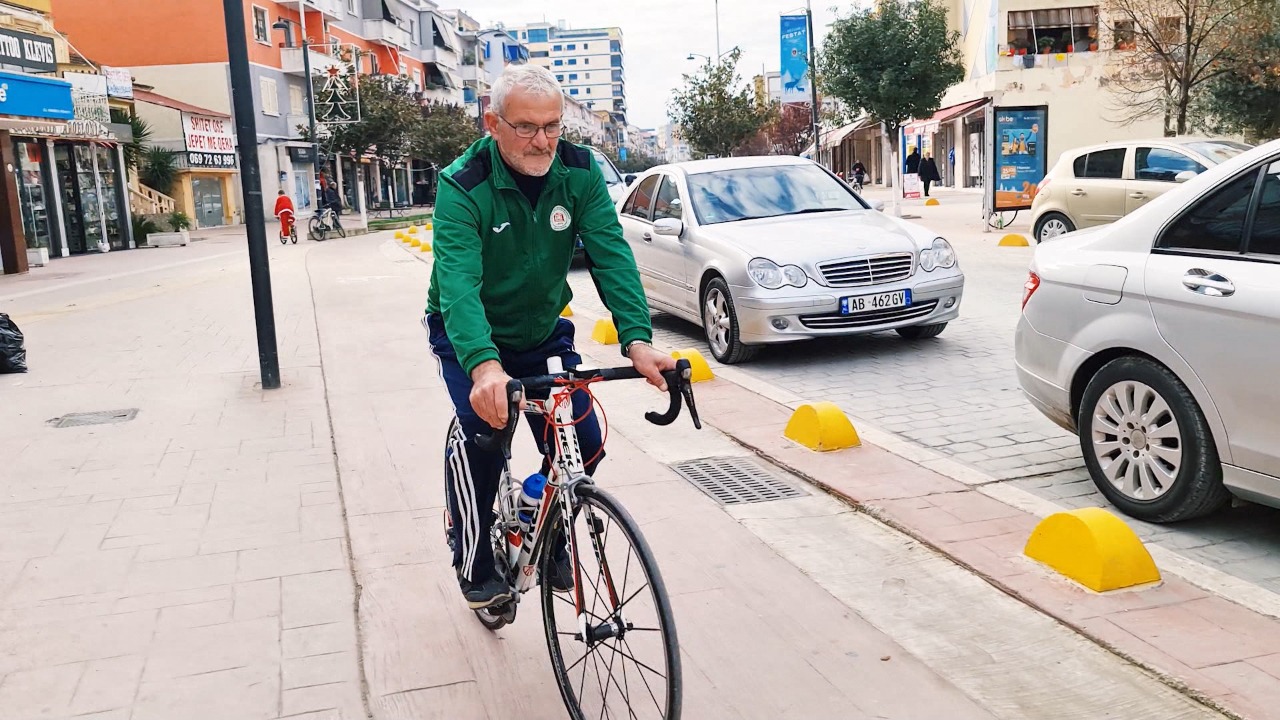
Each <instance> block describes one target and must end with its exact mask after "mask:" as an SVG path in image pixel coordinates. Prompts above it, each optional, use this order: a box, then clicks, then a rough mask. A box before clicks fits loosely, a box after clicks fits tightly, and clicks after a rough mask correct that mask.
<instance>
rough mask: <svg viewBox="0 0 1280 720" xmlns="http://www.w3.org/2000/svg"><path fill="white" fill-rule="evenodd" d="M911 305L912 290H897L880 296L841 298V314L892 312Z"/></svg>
mask: <svg viewBox="0 0 1280 720" xmlns="http://www.w3.org/2000/svg"><path fill="white" fill-rule="evenodd" d="M910 304H911V291H910V290H895V291H893V292H887V293H880V294H878V295H858V296H856V297H845V298H840V314H841V315H852V314H854V313H864V312H873V311H875V310H892V309H893V308H901V307H907V306H908V305H910Z"/></svg>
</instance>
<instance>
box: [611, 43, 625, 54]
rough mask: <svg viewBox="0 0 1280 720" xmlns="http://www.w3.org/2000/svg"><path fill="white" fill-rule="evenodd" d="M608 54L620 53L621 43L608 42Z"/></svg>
mask: <svg viewBox="0 0 1280 720" xmlns="http://www.w3.org/2000/svg"><path fill="white" fill-rule="evenodd" d="M609 52H616V53H620V52H622V42H621V41H620V40H610V41H609Z"/></svg>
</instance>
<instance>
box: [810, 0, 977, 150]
mask: <svg viewBox="0 0 1280 720" xmlns="http://www.w3.org/2000/svg"><path fill="white" fill-rule="evenodd" d="M959 39H960V34H959V33H957V32H955V31H951V30H948V29H947V11H946V9H945V8H943V7H942V6H941V5H939V4H937V3H936V2H935V1H934V0H908V1H907V2H906V3H899V2H895V1H893V0H882V1H881V2H878V3H877V4H876V5H875V6H874V7H871V8H864V9H860V10H855V11H853V13H852V14H851V15H849V16H848V17H842V18H838V19H837V20H836V21H835V22H834V23H833V24H832V25H831V29H830V31H829V32H828V33H827V37H826V40H825V41H824V42H823V52H822V54H821V55H820V56H819V58H818V67H819V71H820V78H821V80H822V88H823V90H824V91H825V92H826V93H827V94H829V95H832V96H834V97H836V98H838V99H839V100H841V101H842V102H843V103H844V104H845V105H846V106H848V107H850V108H860V109H862V110H865V111H866V112H868V113H870V114H871V115H872V116H874V117H876V118H878V119H879V120H880V121H881V122H883V123H884V124H885V129H886V131H887V132H888V134H889V136H890V137H897V136H898V129H899V128H900V127H901V126H902V124H903V123H905V122H906V121H908V120H910V119H912V118H922V117H927V116H929V115H931V114H933V113H934V112H936V111H937V110H938V106H939V105H940V104H941V102H942V96H943V95H944V94H945V93H946V92H947V90H948V89H949V88H950V87H951V86H952V85H955V84H956V83H958V82H960V81H962V80H964V65H963V63H962V62H961V55H960V50H959V45H958V43H959ZM891 144H893V143H891Z"/></svg>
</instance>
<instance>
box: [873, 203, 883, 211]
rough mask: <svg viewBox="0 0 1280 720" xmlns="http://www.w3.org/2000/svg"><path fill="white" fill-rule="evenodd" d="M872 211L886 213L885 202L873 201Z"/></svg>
mask: <svg viewBox="0 0 1280 720" xmlns="http://www.w3.org/2000/svg"><path fill="white" fill-rule="evenodd" d="M871 209H872V210H875V211H876V212H884V201H883V200H872V201H871Z"/></svg>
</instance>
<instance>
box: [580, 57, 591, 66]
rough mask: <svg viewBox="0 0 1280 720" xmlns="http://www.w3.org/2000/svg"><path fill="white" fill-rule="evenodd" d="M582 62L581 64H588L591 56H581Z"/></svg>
mask: <svg viewBox="0 0 1280 720" xmlns="http://www.w3.org/2000/svg"><path fill="white" fill-rule="evenodd" d="M582 64H583V65H590V64H591V58H583V59H582Z"/></svg>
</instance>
